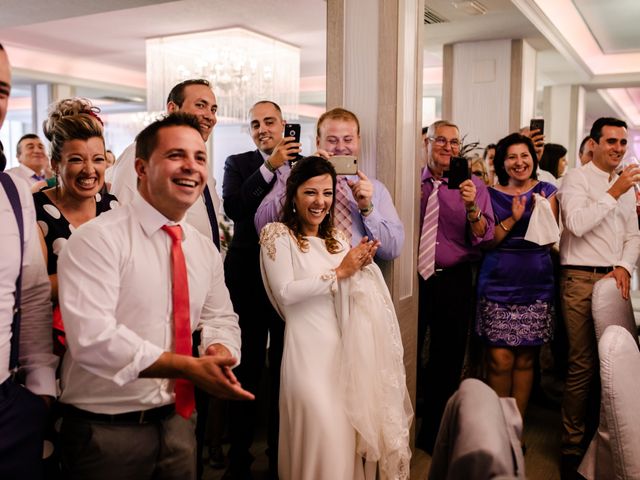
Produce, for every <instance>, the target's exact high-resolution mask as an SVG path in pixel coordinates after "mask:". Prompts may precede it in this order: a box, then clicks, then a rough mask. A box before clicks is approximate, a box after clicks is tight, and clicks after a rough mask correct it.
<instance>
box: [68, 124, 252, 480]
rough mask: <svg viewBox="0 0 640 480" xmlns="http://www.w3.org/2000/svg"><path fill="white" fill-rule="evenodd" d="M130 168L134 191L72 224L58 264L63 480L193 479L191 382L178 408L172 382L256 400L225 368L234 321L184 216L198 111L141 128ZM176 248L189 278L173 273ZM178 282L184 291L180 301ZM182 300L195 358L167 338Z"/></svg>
mask: <svg viewBox="0 0 640 480" xmlns="http://www.w3.org/2000/svg"><path fill="white" fill-rule="evenodd" d="M135 168H136V172H137V175H138V178H139V186H138V192H139V195H136V197H135V198H134V199H133V201H132V202H131V203H129V204H128V205H126V206H124V207H120V208H118V209H116V210H113V211H112V212H110V214H108V215H106V214H105V215H101V216H100V217H99V218H97V219H96V220H94V221H91V222H87V223H86V224H85V225H83V226H82V227H81V228H79V229H78V230H76V232H75V233H74V234H73V235H72V236H71V238H70V240H69V242H67V245H66V247H65V248H64V249H63V251H62V253H61V255H60V257H59V260H58V282H59V289H60V292H59V293H60V304H61V309H62V317H63V318H64V321H65V328H66V331H67V337H66V339H67V344H68V347H69V348H68V351H67V353H66V354H65V357H64V360H63V366H62V378H61V384H62V395H61V398H60V401H61V403H62V404H63V409H62V410H63V422H62V428H61V443H62V461H63V470H64V471H65V473H66V475H67V477H68V478H92V479H101V478H105V479H106V478H109V479H111V478H123V479H124V478H131V479H136V480H137V479H151V478H153V479H174V478H175V479H189V478H190V479H193V478H195V475H196V456H195V448H196V441H195V436H194V427H195V418H194V417H193V416H191V413H190V412H192V411H193V401H192V390H191V391H190V392H188V396H189V397H190V398H191V400H189V402H190V403H189V405H190V408H189V409H187V411H186V412H185V410H183V409H182V407H181V406H180V405H179V404H181V405H184V402H185V398H187V397H186V396H185V394H184V392H183V393H181V392H182V390H179V389H178V386H179V385H182V386H184V384H185V382H183V381H182V380H181V379H186V380H188V381H190V382H192V383H193V384H195V385H197V386H198V387H199V388H201V389H203V390H205V391H206V392H207V393H209V394H210V395H215V396H219V397H221V398H231V399H245V400H246V399H253V395H252V394H251V393H249V392H247V391H246V390H244V389H242V388H241V386H240V384H239V383H238V382H237V380H236V378H235V376H234V375H233V373H232V372H231V367H232V366H234V365H236V364H237V363H238V360H237V359H239V358H240V329H239V327H238V317H237V315H236V314H235V313H234V311H233V308H232V305H231V301H230V299H229V293H228V291H227V288H226V287H225V284H224V274H223V268H222V260H221V257H220V254H219V253H218V251H217V250H216V248H215V247H214V245H213V243H212V242H211V241H210V240H209V239H208V238H206V237H205V236H203V235H202V234H200V233H199V232H198V231H197V230H196V229H195V228H194V227H192V226H191V225H189V224H188V223H187V222H186V221H185V215H186V213H187V210H188V209H189V207H191V205H192V204H193V203H194V202H196V201H198V199H199V198H200V195H201V194H202V189H203V188H204V185H205V184H206V181H207V154H206V147H205V144H204V141H203V139H202V136H201V135H200V134H199V125H198V122H197V119H196V118H195V117H193V116H192V115H187V114H172V115H169V116H168V117H166V118H165V119H162V120H159V121H157V122H154V123H153V124H151V125H150V126H148V127H147V128H145V129H144V130H143V131H142V132H140V134H139V135H138V136H137V137H136V163H135ZM176 226H179V228H177V227H176ZM165 229H174V230H175V229H177V230H179V231H180V230H181V231H182V240H181V241H180V236H179V235H178V236H177V237H176V238H174V240H173V242H174V243H175V244H174V243H172V238H171V236H170V234H169V233H168V232H167V231H165ZM178 246H181V250H182V252H183V256H184V262H186V271H185V275H186V277H187V279H188V280H187V281H182V280H180V279H179V278H178V277H177V274H178V273H179V269H178V268H177V267H178V265H176V263H174V261H175V258H176V257H175V255H174V254H176V252H175V249H176V248H178ZM182 265H184V263H183V264H182ZM183 268H184V267H183ZM185 283H186V284H187V285H186V288H187V289H188V299H184V298H183V299H182V301H181V303H180V304H178V301H177V299H176V298H175V295H176V291H179V290H181V289H184V288H185ZM172 285H173V286H172ZM180 305H181V306H182V308H180ZM185 306H186V308H187V309H188V312H187V317H188V318H186V321H188V322H189V325H188V327H189V331H188V332H187V334H186V336H187V337H189V341H190V336H189V333H190V332H193V331H195V330H197V329H199V330H201V336H202V344H201V351H202V353H204V354H203V355H201V356H200V357H199V358H195V357H192V356H191V355H187V354H179V353H173V352H175V351H176V350H178V348H179V346H180V345H182V344H183V341H184V340H185V339H184V335H180V332H178V331H177V332H176V333H175V334H174V328H175V329H179V328H180V326H181V324H180V322H179V318H184V315H183V314H184V308H185ZM182 333H183V334H184V332H182ZM190 349H191V346H190V344H189V347H188V351H189V352H190ZM174 379H175V381H174ZM174 388H175V395H174ZM181 398H182V400H180V399H181ZM174 405H175V406H174Z"/></svg>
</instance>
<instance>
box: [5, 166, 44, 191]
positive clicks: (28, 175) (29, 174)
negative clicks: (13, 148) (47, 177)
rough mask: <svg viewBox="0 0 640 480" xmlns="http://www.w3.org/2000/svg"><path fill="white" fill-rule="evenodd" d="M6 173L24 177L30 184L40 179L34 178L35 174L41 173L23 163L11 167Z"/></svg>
mask: <svg viewBox="0 0 640 480" xmlns="http://www.w3.org/2000/svg"><path fill="white" fill-rule="evenodd" d="M6 173H10V174H12V175H14V176H16V177H19V178H22V179H23V180H24V181H26V182H27V183H28V184H29V186H31V185H33V184H34V183H37V182H39V181H40V180H38V179H37V178H33V176H34V175H38V176H39V175H40V174H39V173H37V172H35V171H33V170H31V169H30V168H29V167H27V166H26V165H23V164H22V163H21V164H20V165H18V166H17V167H13V168H10V169H9V170H7V171H6Z"/></svg>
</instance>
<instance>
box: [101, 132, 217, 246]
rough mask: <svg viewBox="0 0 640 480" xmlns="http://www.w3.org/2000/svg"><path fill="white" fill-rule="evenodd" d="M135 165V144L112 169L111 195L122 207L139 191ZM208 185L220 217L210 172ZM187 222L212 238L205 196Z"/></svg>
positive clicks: (196, 203)
mask: <svg viewBox="0 0 640 480" xmlns="http://www.w3.org/2000/svg"><path fill="white" fill-rule="evenodd" d="M135 163H136V143H135V142H133V143H132V144H131V145H129V146H128V147H127V148H126V149H125V150H124V152H122V155H120V157H118V161H117V162H116V163H115V164H114V165H113V167H111V170H112V172H111V173H110V177H111V178H110V179H111V190H110V191H109V193H112V194H113V195H115V196H116V198H117V199H118V202H120V205H126V204H128V203H131V202H132V201H133V199H134V197H135V196H136V193H137V191H138V183H137V182H138V176H137V175H136V168H135ZM207 185H208V186H209V191H210V192H211V201H212V203H213V208H214V209H215V210H216V215H218V214H220V211H221V210H220V197H219V196H218V192H217V191H216V181H215V178H213V175H212V174H211V172H209V176H208V179H207ZM186 221H187V223H189V224H191V225H192V226H194V227H195V228H196V230H198V231H199V232H200V233H202V234H203V235H204V236H206V237H207V238H209V239H210V238H212V233H211V223H210V222H209V213H208V212H207V205H206V204H205V203H204V196H203V195H201V196H200V200H198V201H197V202H195V203H194V204H193V205H192V206H191V208H190V209H189V210H188V211H187V216H186Z"/></svg>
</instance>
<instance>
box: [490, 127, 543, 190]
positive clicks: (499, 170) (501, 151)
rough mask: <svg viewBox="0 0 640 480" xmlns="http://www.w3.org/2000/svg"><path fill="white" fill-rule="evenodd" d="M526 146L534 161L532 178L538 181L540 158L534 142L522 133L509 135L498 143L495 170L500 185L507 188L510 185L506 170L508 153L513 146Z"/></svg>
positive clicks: (494, 163)
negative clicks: (505, 162) (505, 164)
mask: <svg viewBox="0 0 640 480" xmlns="http://www.w3.org/2000/svg"><path fill="white" fill-rule="evenodd" d="M521 144H523V145H526V146H527V148H528V149H529V154H530V155H531V160H533V170H532V171H531V177H530V178H535V179H537V178H538V176H537V174H536V172H537V171H538V156H537V155H536V149H535V148H534V146H533V141H532V140H531V139H530V138H529V137H527V136H526V135H522V134H520V133H512V134H511V135H507V136H506V137H504V138H503V139H501V140H500V141H499V142H498V145H497V146H496V156H495V157H493V168H494V170H495V171H496V175H497V176H498V182H500V185H502V186H506V185H508V183H509V174H508V173H507V170H506V169H505V168H504V161H505V160H506V158H507V152H508V150H509V147H511V146H512V145H521Z"/></svg>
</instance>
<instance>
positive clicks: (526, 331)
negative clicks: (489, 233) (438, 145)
mask: <svg viewBox="0 0 640 480" xmlns="http://www.w3.org/2000/svg"><path fill="white" fill-rule="evenodd" d="M556 190H557V189H556V187H555V186H553V185H551V184H550V183H546V182H539V183H537V184H536V185H535V186H534V187H533V188H532V189H531V190H529V191H528V192H526V193H525V195H526V197H527V204H526V207H525V213H524V215H523V216H522V218H521V219H520V221H519V222H517V223H516V224H515V226H514V227H513V228H512V230H511V231H510V232H509V234H508V235H507V237H506V238H505V239H504V240H503V241H502V242H501V243H500V244H499V245H498V247H497V248H495V249H494V250H491V251H488V252H487V253H486V254H485V257H484V259H483V261H482V266H481V267H480V273H479V275H478V308H477V313H476V333H477V334H478V335H479V336H480V337H481V338H482V339H483V340H484V341H485V342H486V343H487V344H488V345H491V346H496V347H516V346H535V345H542V344H543V343H545V342H548V341H549V340H550V339H551V332H552V327H553V317H554V305H553V300H554V288H553V282H554V280H553V264H552V262H551V256H550V253H549V252H550V247H541V246H539V245H537V244H535V243H531V242H528V241H526V240H525V239H524V236H525V234H526V232H527V227H528V225H529V219H530V218H531V212H532V210H533V209H532V206H533V194H534V193H540V192H544V193H545V195H546V196H547V198H549V197H550V196H551V195H552V194H554V193H555V192H556ZM489 194H490V196H491V205H492V207H493V212H494V214H495V216H496V225H498V222H499V221H501V220H503V219H506V218H508V217H510V216H511V204H512V200H513V196H512V195H509V194H506V193H503V192H500V191H498V190H496V189H495V188H489ZM498 228H499V227H498Z"/></svg>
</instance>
